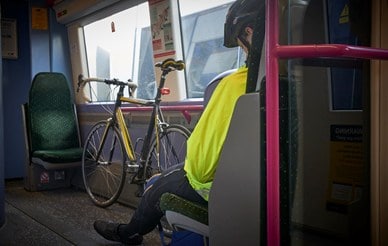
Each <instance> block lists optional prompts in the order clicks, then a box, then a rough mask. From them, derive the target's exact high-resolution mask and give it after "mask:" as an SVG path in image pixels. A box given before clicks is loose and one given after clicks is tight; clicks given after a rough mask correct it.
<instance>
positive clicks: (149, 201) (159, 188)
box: [120, 167, 207, 235]
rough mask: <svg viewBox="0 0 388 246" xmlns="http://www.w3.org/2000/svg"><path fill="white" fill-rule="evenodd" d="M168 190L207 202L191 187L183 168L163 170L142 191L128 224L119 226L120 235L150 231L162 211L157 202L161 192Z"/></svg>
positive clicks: (187, 197) (202, 202) (194, 199)
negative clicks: (145, 189)
mask: <svg viewBox="0 0 388 246" xmlns="http://www.w3.org/2000/svg"><path fill="white" fill-rule="evenodd" d="M166 192H170V193H173V194H176V195H178V196H181V197H183V198H186V199H188V200H191V201H193V202H198V203H201V204H207V202H206V201H205V200H204V199H203V198H202V197H201V196H200V195H199V194H198V193H197V192H196V191H195V190H193V188H192V187H191V185H190V183H189V182H188V180H187V178H186V173H185V171H184V170H183V168H181V167H179V168H176V169H172V170H168V171H166V172H164V173H163V174H162V175H161V176H160V177H159V178H158V179H157V180H156V181H155V183H154V184H153V185H152V186H151V187H150V188H149V189H148V190H147V191H146V192H145V193H144V195H143V197H142V199H141V202H140V204H139V206H138V208H137V209H136V211H135V214H134V215H133V217H132V219H131V221H130V222H129V224H127V225H124V226H121V227H120V235H133V234H134V233H139V234H140V235H144V234H147V233H149V232H150V231H152V230H153V229H154V228H155V227H156V226H157V224H158V223H159V221H160V219H161V217H162V216H163V212H162V211H161V210H160V207H159V202H160V197H161V196H162V194H164V193H166Z"/></svg>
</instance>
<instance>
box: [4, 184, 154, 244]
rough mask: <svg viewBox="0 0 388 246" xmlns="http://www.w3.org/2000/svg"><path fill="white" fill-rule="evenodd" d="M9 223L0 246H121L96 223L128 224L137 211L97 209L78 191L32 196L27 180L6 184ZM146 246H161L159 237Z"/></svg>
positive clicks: (147, 241) (150, 237)
mask: <svg viewBox="0 0 388 246" xmlns="http://www.w3.org/2000/svg"><path fill="white" fill-rule="evenodd" d="M5 212H6V222H5V224H4V225H3V226H2V227H1V228H0V245H1V246H2V245H6V246H8V245H39V246H44V245H56V246H57V245H58V246H59V245H120V244H119V243H115V242H111V241H108V240H105V239H104V238H102V237H101V236H99V235H98V234H97V232H95V230H94V229H93V222H94V221H95V220H96V219H102V220H111V221H117V222H120V223H126V222H128V220H129V218H130V217H131V215H132V213H133V208H131V207H128V206H125V205H121V204H118V203H116V204H113V205H112V206H110V207H108V208H105V209H104V208H99V207H97V206H95V205H94V204H93V203H92V202H91V200H90V199H89V197H88V195H87V194H86V193H85V192H84V191H82V190H80V189H76V188H66V189H57V190H51V191H40V192H29V191H26V190H25V189H24V187H23V180H10V181H6V182H5ZM143 245H144V246H154V245H161V243H160V238H159V233H158V232H157V231H156V230H155V231H154V232H152V233H150V234H148V235H146V236H145V237H144V242H143Z"/></svg>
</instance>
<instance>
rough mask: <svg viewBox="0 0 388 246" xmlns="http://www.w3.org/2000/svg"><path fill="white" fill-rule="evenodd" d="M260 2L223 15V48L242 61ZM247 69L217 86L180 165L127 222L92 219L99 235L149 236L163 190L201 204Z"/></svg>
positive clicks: (246, 0) (242, 3) (136, 240)
mask: <svg viewBox="0 0 388 246" xmlns="http://www.w3.org/2000/svg"><path fill="white" fill-rule="evenodd" d="M264 3H265V2H264V0H260V1H257V0H237V1H236V2H235V3H234V4H233V5H232V6H231V7H230V9H229V12H228V14H227V16H226V21H225V30H224V45H225V46H226V47H228V48H232V47H237V46H240V47H241V48H242V49H243V50H244V52H245V53H246V54H247V57H248V59H249V49H250V45H251V42H252V34H253V23H254V20H255V18H256V15H257V14H258V13H259V12H260V13H264V5H265V4H264ZM247 71H248V68H247V67H246V66H243V67H241V68H239V69H238V70H237V71H236V72H234V73H232V74H231V75H229V76H226V77H225V78H224V79H222V81H221V82H220V83H219V85H218V86H217V88H216V89H215V91H214V93H213V95H212V97H211V98H210V101H209V103H208V105H207V106H206V108H205V110H204V112H203V114H202V116H201V118H200V120H199V121H198V123H197V125H196V126H195V129H194V131H193V133H192V134H191V136H190V138H189V139H188V142H187V156H186V160H185V162H184V165H180V166H177V167H174V168H171V169H169V170H167V171H166V172H163V173H162V174H161V175H160V177H159V178H158V179H157V180H156V181H155V183H154V184H153V185H152V186H151V187H149V189H147V190H146V192H145V193H144V195H143V197H142V199H141V201H140V204H139V206H138V208H137V209H136V211H135V213H134V215H133V217H132V218H131V220H130V222H129V223H128V224H119V223H113V222H106V221H99V220H97V221H95V222H94V228H95V230H96V231H97V232H98V233H99V234H100V235H102V236H103V237H104V238H106V239H108V240H111V241H118V242H122V243H125V244H127V245H137V244H141V242H142V240H143V239H142V235H145V234H147V233H149V232H151V231H152V230H153V229H154V228H155V227H156V226H157V225H158V223H159V221H160V219H161V218H162V216H163V212H162V211H161V210H160V207H159V201H160V197H161V196H162V194H164V193H166V192H169V193H173V194H176V195H178V196H180V197H183V198H185V199H187V200H190V201H193V202H196V203H199V204H203V205H206V206H207V201H208V198H209V191H210V188H211V185H212V181H213V178H214V174H215V172H216V169H217V165H218V160H219V157H220V153H221V150H222V147H223V144H224V141H225V138H226V135H227V132H228V128H229V124H230V120H231V118H232V114H233V110H234V107H235V103H236V101H237V99H238V98H239V97H240V96H241V95H243V94H244V93H245V90H246V81H247Z"/></svg>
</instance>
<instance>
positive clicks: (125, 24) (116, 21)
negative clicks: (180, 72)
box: [84, 3, 155, 101]
mask: <svg viewBox="0 0 388 246" xmlns="http://www.w3.org/2000/svg"><path fill="white" fill-rule="evenodd" d="M149 26H150V18H149V10H148V3H143V4H140V5H138V6H136V7H133V8H130V9H127V10H124V11H122V12H119V13H117V14H114V15H111V16H109V17H106V18H105V19H102V20H99V21H96V22H93V23H91V24H89V25H86V26H84V35H85V45H86V52H87V62H88V69H89V76H90V77H101V78H117V79H120V80H123V81H126V80H128V79H132V80H133V81H136V82H137V83H138V86H139V88H138V90H137V97H140V98H150V97H152V96H151V95H153V92H154V86H155V75H154V69H153V59H152V47H151V39H150V38H151V37H150V28H149ZM139 44H142V45H141V47H140V45H139ZM90 92H91V93H90V94H91V95H90V98H91V99H92V101H111V100H114V99H115V98H114V96H115V93H110V88H109V87H108V86H107V85H105V84H102V83H91V88H90Z"/></svg>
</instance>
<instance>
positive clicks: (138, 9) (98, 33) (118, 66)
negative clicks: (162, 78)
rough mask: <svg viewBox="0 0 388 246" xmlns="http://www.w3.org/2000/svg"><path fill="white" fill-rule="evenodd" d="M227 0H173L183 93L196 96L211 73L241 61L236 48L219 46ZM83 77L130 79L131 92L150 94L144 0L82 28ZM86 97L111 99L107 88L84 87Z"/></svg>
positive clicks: (149, 46)
mask: <svg viewBox="0 0 388 246" xmlns="http://www.w3.org/2000/svg"><path fill="white" fill-rule="evenodd" d="M232 3H233V0H232V1H231V0H217V1H206V0H200V1H195V3H193V2H192V1H179V8H180V9H179V10H180V16H181V26H182V40H183V41H182V42H183V47H184V50H183V54H184V55H183V56H184V57H182V58H183V59H184V60H185V62H186V67H187V68H186V84H187V86H186V88H187V95H186V98H201V97H202V96H203V92H204V90H205V87H206V85H207V84H208V83H209V82H210V81H211V79H212V78H213V77H215V76H216V75H218V74H219V73H222V72H224V71H226V70H229V69H233V68H237V67H239V66H241V65H242V64H243V63H244V62H245V57H244V55H243V52H242V50H241V49H239V48H232V49H230V48H225V47H224V46H223V35H224V34H223V27H224V22H225V16H226V13H227V11H228V8H229V7H230V5H231V4H232ZM83 30H84V38H85V47H86V53H87V64H88V70H89V76H97V77H104V78H105V77H106V78H118V79H120V80H127V79H129V78H130V79H132V80H133V81H136V82H137V83H138V85H139V87H138V90H137V95H136V96H137V97H139V98H143V99H151V98H153V95H154V93H155V74H154V69H153V64H154V60H153V51H152V41H151V39H152V35H151V28H150V13H149V6H148V3H147V2H145V3H143V4H140V5H137V6H135V7H132V8H129V9H126V10H124V11H121V12H119V13H116V14H113V15H111V16H108V17H106V18H104V19H100V20H98V21H95V22H92V23H90V24H87V25H85V26H84V27H83ZM89 91H90V95H89V97H90V98H91V101H93V102H102V101H111V100H114V98H112V97H113V95H115V93H110V88H108V87H107V86H106V85H102V84H92V85H91V87H90V90H89Z"/></svg>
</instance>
